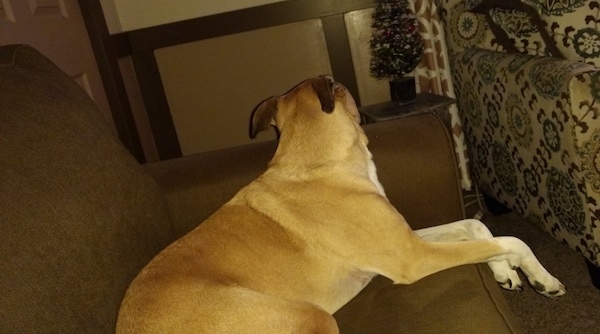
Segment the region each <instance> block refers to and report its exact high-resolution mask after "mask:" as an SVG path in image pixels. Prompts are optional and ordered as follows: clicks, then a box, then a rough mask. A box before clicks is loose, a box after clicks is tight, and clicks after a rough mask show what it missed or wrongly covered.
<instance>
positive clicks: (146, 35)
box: [115, 0, 375, 55]
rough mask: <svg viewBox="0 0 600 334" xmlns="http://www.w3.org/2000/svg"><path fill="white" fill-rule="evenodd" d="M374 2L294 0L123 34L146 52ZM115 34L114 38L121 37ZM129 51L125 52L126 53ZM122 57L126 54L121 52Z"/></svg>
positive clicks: (334, 13) (364, 6)
mask: <svg viewBox="0 0 600 334" xmlns="http://www.w3.org/2000/svg"><path fill="white" fill-rule="evenodd" d="M374 5H375V0H329V1H323V0H293V1H283V2H277V3H274V4H269V5H263V6H258V7H253V8H247V9H241V10H237V11H234V12H228V13H223V14H216V15H211V16H206V17H201V18H198V19H192V20H186V21H181V22H175V23H170V24H164V25H160V26H156V27H150V28H144V29H139V30H134V31H130V32H126V33H123V34H125V35H127V36H128V38H129V40H130V43H131V52H133V53H137V52H145V51H150V50H156V49H160V48H163V47H167V46H173V45H178V44H184V43H189V42H193V41H198V40H202V39H208V38H214V37H219V36H225V35H230V34H235V33H240V32H244V31H250V30H255V29H261V28H267V27H273V26H277V25H281V24H287V23H293V22H299V21H305V20H309V19H314V18H322V17H327V16H331V15H337V14H343V13H347V12H350V11H353V10H358V9H363V8H368V7H373V6H374ZM120 35H122V34H117V35H115V38H117V39H119V38H121V37H120ZM123 52H126V50H123ZM121 55H126V53H122V54H121Z"/></svg>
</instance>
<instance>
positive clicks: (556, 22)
mask: <svg viewBox="0 0 600 334" xmlns="http://www.w3.org/2000/svg"><path fill="white" fill-rule="evenodd" d="M558 5H563V3H562V2H554V3H552V2H536V3H526V2H521V1H519V0H509V1H507V0H503V1H495V0H485V1H483V2H480V1H464V0H441V3H440V4H439V7H440V8H442V16H443V23H444V28H445V33H446V35H445V36H446V42H447V45H448V50H449V54H450V57H451V59H452V61H451V64H452V65H453V68H452V70H453V79H454V87H455V91H456V96H457V100H458V108H459V113H460V116H461V121H462V125H463V127H464V133H465V140H466V143H467V145H468V151H469V158H470V170H471V173H472V174H471V175H472V178H473V181H474V183H475V184H476V185H477V186H478V187H479V188H480V189H481V190H482V191H483V192H484V194H485V195H486V197H488V199H489V200H490V202H491V201H497V202H498V203H501V204H502V205H504V206H506V207H507V208H509V209H511V210H514V211H516V212H518V213H519V214H521V215H522V216H523V217H526V218H527V219H528V220H530V221H531V222H533V223H534V224H536V225H538V226H539V227H540V228H542V229H543V230H544V231H546V232H547V233H549V234H550V235H551V236H553V237H554V238H556V239H557V240H558V241H560V242H562V243H563V244H566V245H568V246H569V247H570V248H572V249H573V250H575V251H577V252H579V253H581V254H582V255H583V256H584V257H585V258H586V259H587V260H588V261H589V263H590V264H592V266H591V268H592V269H593V270H596V273H597V272H598V267H597V266H600V121H599V118H600V105H599V104H600V68H599V67H597V66H598V65H600V31H599V30H598V26H597V25H598V23H597V22H598V21H597V20H598V18H597V17H596V16H595V15H598V12H599V11H598V9H599V7H600V5H599V3H598V2H596V1H589V0H587V1H572V2H570V5H569V6H568V7H559V6H558ZM590 9H594V10H590ZM594 266H596V267H594Z"/></svg>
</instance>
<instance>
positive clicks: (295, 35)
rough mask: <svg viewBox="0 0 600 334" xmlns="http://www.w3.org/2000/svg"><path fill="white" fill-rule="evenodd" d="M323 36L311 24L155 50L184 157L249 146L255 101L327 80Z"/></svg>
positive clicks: (315, 24) (317, 25)
mask: <svg viewBox="0 0 600 334" xmlns="http://www.w3.org/2000/svg"><path fill="white" fill-rule="evenodd" d="M322 29H323V26H322V24H321V21H320V20H318V19H314V20H308V21H304V22H297V23H292V24H287V25H281V26H277V27H272V28H266V29H260V30H254V31H250V32H245V33H240V34H233V35H228V36H223V37H219V38H213V39H208V40H203V41H199V42H195V43H188V44H184V45H179V46H174V47H169V48H164V49H160V50H157V51H156V52H155V55H156V59H157V62H158V64H159V68H160V74H161V77H162V80H163V85H164V88H165V92H166V96H167V99H168V102H169V107H170V110H171V114H172V115H173V121H174V123H175V128H176V129H177V135H178V138H179V142H180V145H181V149H182V152H183V154H184V155H188V154H193V153H197V152H203V151H208V150H214V149H219V148H224V147H230V146H236V145H242V144H246V143H249V142H250V139H249V137H248V124H249V117H250V113H251V111H252V109H253V108H254V107H255V106H256V105H257V104H258V103H259V102H260V101H262V100H264V99H265V98H267V97H269V96H273V95H280V94H283V93H285V92H286V91H287V90H288V89H289V88H291V87H292V86H293V85H295V84H297V83H299V82H300V81H302V80H304V79H306V78H308V77H313V76H318V75H321V74H327V73H331V66H330V64H329V59H328V56H327V45H326V42H325V36H324V34H323V30H322ZM271 138H273V133H269V134H267V133H264V134H261V136H260V137H259V139H260V140H266V139H271Z"/></svg>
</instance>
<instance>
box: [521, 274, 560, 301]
mask: <svg viewBox="0 0 600 334" xmlns="http://www.w3.org/2000/svg"><path fill="white" fill-rule="evenodd" d="M548 276H549V277H546V278H545V279H543V280H533V281H532V280H530V281H529V283H531V286H532V287H533V288H534V289H535V291H537V292H538V293H540V294H542V295H544V296H546V297H548V298H556V297H560V296H562V295H564V294H565V293H567V289H566V288H565V286H564V285H563V284H562V283H561V282H560V281H559V280H558V279H557V278H556V277H554V276H552V275H550V274H548Z"/></svg>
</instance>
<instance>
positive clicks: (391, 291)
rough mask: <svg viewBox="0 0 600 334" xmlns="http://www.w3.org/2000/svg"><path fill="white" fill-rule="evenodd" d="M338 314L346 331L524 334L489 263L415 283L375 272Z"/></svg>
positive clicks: (457, 268)
mask: <svg viewBox="0 0 600 334" xmlns="http://www.w3.org/2000/svg"><path fill="white" fill-rule="evenodd" d="M515 293H517V292H515ZM334 316H335V318H336V320H337V321H338V325H339V327H340V332H341V333H344V334H352V333H357V334H358V333H378V334H387V333H390V334H391V333H411V334H418V333H423V334H435V333H440V334H445V333H486V334H492V333H494V334H500V333H523V329H522V327H521V324H520V323H519V322H518V321H517V320H516V318H515V317H514V315H513V313H512V312H511V311H510V309H509V307H508V304H507V303H506V300H505V299H504V297H503V296H502V292H501V291H500V289H499V288H498V284H497V283H496V282H495V281H494V278H493V276H492V275H491V272H490V269H489V268H488V267H487V265H485V264H481V265H466V266H460V267H455V268H452V269H448V270H445V271H442V272H439V273H437V274H434V275H431V276H428V277H425V278H423V279H421V280H420V281H418V282H416V283H413V284H411V285H394V284H392V282H391V281H390V280H388V279H386V278H383V277H377V278H375V279H374V280H373V281H372V282H371V283H370V284H369V285H368V286H367V287H366V288H365V289H364V290H363V291H361V292H360V293H359V294H358V296H356V297H355V298H354V299H353V300H351V301H350V302H349V303H348V304H346V305H345V306H344V307H343V308H341V309H340V310H339V311H338V312H336V313H335V314H334Z"/></svg>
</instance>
